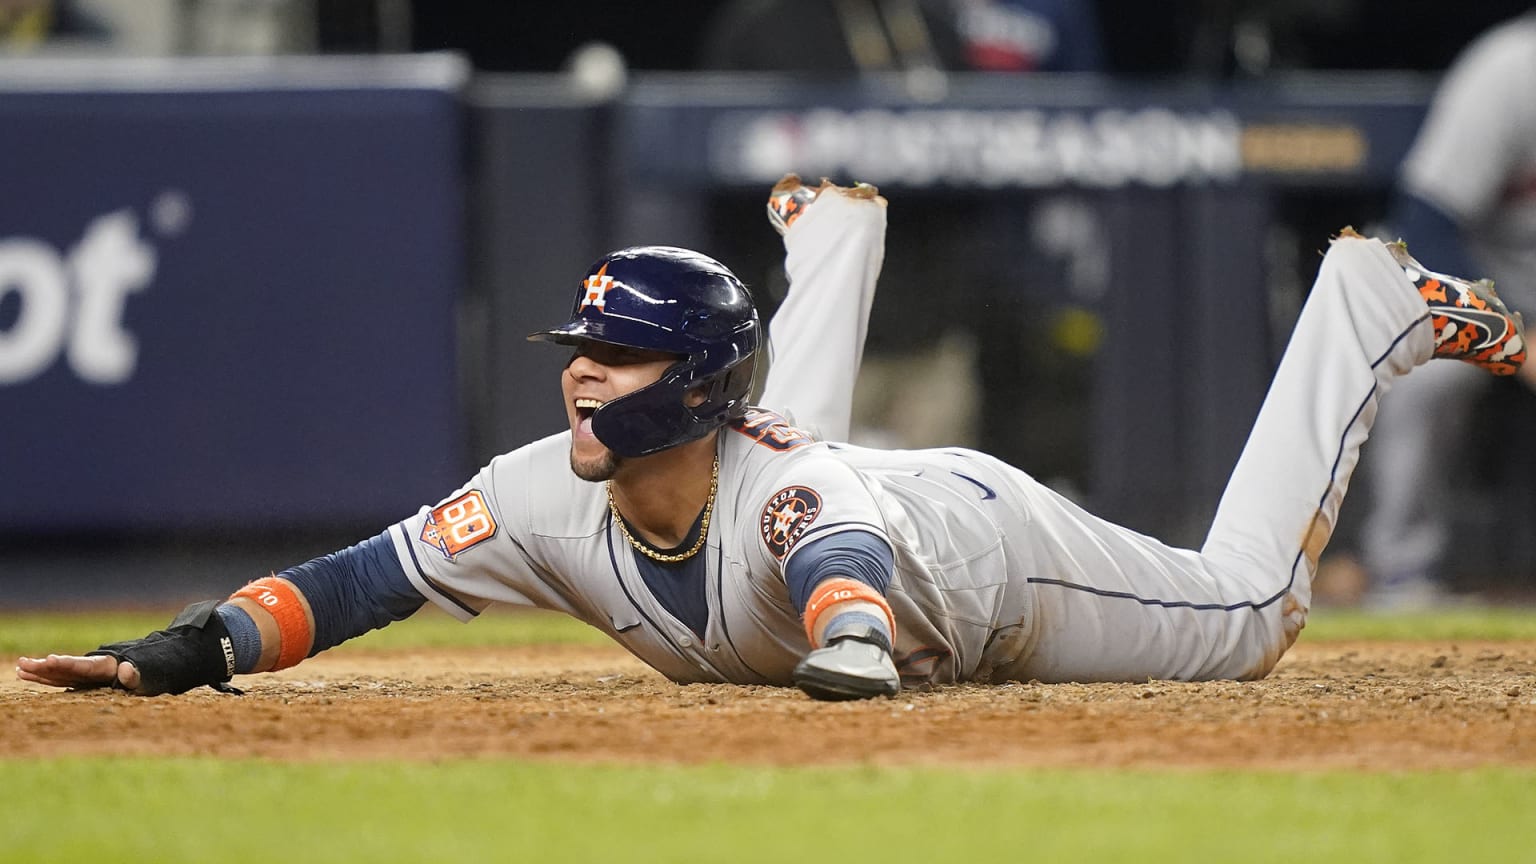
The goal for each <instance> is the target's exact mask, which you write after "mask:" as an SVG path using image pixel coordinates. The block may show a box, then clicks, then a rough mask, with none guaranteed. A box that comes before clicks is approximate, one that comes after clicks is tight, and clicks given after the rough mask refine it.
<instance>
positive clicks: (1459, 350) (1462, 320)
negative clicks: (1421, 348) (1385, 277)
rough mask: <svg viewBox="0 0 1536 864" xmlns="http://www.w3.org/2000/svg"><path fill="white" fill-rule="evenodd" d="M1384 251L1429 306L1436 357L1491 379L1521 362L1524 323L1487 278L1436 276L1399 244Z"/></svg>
mask: <svg viewBox="0 0 1536 864" xmlns="http://www.w3.org/2000/svg"><path fill="white" fill-rule="evenodd" d="M1387 251H1388V252H1390V253H1391V254H1392V258H1393V259H1394V260H1395V261H1397V263H1398V266H1400V267H1402V268H1403V272H1404V273H1406V274H1408V278H1409V279H1411V280H1413V284H1414V286H1415V287H1417V288H1418V289H1419V295H1420V296H1422V297H1423V298H1424V302H1425V303H1426V304H1428V305H1429V314H1430V323H1431V324H1432V325H1433V326H1434V328H1435V356H1436V357H1448V358H1450V359H1453V360H1463V361H1466V362H1467V363H1471V364H1473V365H1474V366H1481V367H1483V368H1484V369H1487V370H1488V371H1489V372H1492V373H1493V374H1495V375H1513V374H1515V372H1517V371H1519V369H1520V364H1521V363H1524V362H1525V322H1524V321H1523V320H1522V319H1521V318H1520V313H1519V312H1511V311H1509V307H1508V306H1505V305H1504V301H1503V300H1500V299H1499V295H1498V294H1497V293H1495V292H1494V290H1493V283H1492V282H1490V281H1489V280H1487V279H1479V280H1477V281H1475V282H1471V281H1468V280H1466V279H1458V278H1456V277H1455V276H1447V275H1445V274H1444V273H1436V272H1434V271H1433V270H1430V269H1429V268H1427V267H1425V266H1424V265H1422V264H1420V263H1419V262H1418V261H1415V260H1414V259H1413V256H1411V255H1409V254H1408V245H1407V244H1406V243H1404V242H1403V241H1401V240H1399V241H1397V242H1395V243H1388V244H1387Z"/></svg>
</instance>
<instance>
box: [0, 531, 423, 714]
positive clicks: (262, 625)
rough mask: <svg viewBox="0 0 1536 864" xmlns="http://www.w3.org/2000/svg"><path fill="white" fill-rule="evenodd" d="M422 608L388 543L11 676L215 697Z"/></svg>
mask: <svg viewBox="0 0 1536 864" xmlns="http://www.w3.org/2000/svg"><path fill="white" fill-rule="evenodd" d="M424 602H425V598H423V597H422V596H421V594H420V593H419V592H417V591H416V589H415V588H414V587H412V586H411V584H410V581H409V580H408V579H407V578H406V576H405V573H404V571H403V570H401V568H400V565H399V561H398V560H397V559H396V558H395V556H394V553H393V551H392V547H391V545H390V543H389V538H388V533H387V532H386V533H385V534H380V535H379V536H378V537H374V538H373V539H371V540H367V541H364V542H362V543H359V544H358V545H356V546H352V547H350V548H348V549H344V550H342V551H340V552H336V553H334V554H331V555H327V556H324V557H323V558H317V559H315V560H314V561H310V562H308V563H306V564H302V565H300V566H298V567H293V568H290V569H288V570H284V571H283V572H282V573H280V574H276V575H273V576H268V577H266V578H264V579H258V580H256V581H255V582H252V583H250V584H249V585H246V586H245V587H243V588H241V589H240V590H239V591H236V592H235V593H234V594H233V595H231V596H230V597H229V598H228V599H226V600H224V601H222V602H220V601H217V600H205V601H203V602H200V603H194V604H192V605H191V606H188V607H187V608H186V609H184V610H182V612H181V614H179V615H177V616H176V618H175V620H173V621H172V622H171V623H170V625H168V626H167V627H166V628H165V629H164V630H156V631H155V632H153V633H151V634H149V635H148V636H145V637H143V638H141V639H130V640H127V641H124V642H113V643H109V644H106V645H103V646H101V647H100V648H97V649H96V650H95V651H92V652H90V653H89V654H87V655H85V656H83V657H80V656H73V655H61V654H50V655H48V656H47V657H41V658H22V659H21V660H20V661H18V663H17V665H16V676H17V677H18V678H20V679H21V680H23V681H31V682H33V683H37V684H45V685H48V686H51V687H72V688H89V687H117V688H119V689H123V690H127V691H129V692H132V693H134V694H136V695H140V696H157V695H160V694H163V693H172V694H174V693H184V692H186V691H188V690H191V689H193V688H195V687H200V686H203V685H210V686H214V687H222V685H224V684H225V683H226V682H228V681H229V680H230V679H231V678H232V677H233V676H234V675H236V674H247V673H256V672H273V671H277V670H279V669H286V668H288V667H290V666H293V665H296V664H298V663H299V662H301V661H302V660H304V659H305V658H307V657H310V656H313V655H314V654H317V653H319V652H321V651H324V650H325V649H327V648H330V647H332V646H335V645H338V644H340V643H342V642H344V641H346V640H347V639H350V638H352V637H354V636H358V635H361V634H363V633H366V632H368V631H369V630H373V629H376V628H379V627H383V626H384V625H386V624H388V623H390V622H391V621H398V620H400V619H402V618H405V617H406V616H408V615H410V614H411V613H413V612H415V611H416V610H417V609H419V608H420V607H421V605H422V604H423V603H424Z"/></svg>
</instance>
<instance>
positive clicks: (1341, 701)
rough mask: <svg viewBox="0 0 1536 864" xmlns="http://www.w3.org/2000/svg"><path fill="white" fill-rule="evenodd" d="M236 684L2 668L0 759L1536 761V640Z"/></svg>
mask: <svg viewBox="0 0 1536 864" xmlns="http://www.w3.org/2000/svg"><path fill="white" fill-rule="evenodd" d="M236 683H237V684H239V685H241V686H242V687H244V688H245V691H246V693H245V695H244V696H240V697H235V696H228V695H223V694H219V693H215V692H213V691H211V690H209V689H207V688H203V689H200V690H198V691H194V692H192V693H188V694H185V695H183V696H174V697H159V698H154V699H143V698H135V697H132V696H128V695H126V694H123V693H118V692H113V691H110V690H94V691H83V692H59V691H51V690H47V689H46V688H42V687H37V686H34V685H30V684H24V683H22V682H19V681H16V680H14V678H8V680H6V681H5V682H3V683H0V728H4V729H5V730H6V734H4V735H0V758H17V757H39V756H61V755H87V754H89V755H145V756H148V755H156V756H171V755H175V756H190V755H197V756H216V757H261V758H268V759H291V760H339V759H420V760H434V759H444V758H454V757H469V756H475V757H487V756H507V757H516V758H531V759H542V760H580V761H588V762H598V761H601V762H619V763H653V762H683V763H696V762H731V763H739V764H827V763H829V762H854V763H869V764H881V765H975V766H988V767H1001V766H1021V767H1027V766H1038V767H1189V768H1219V767H1233V768H1267V769H1282V770H1318V769H1358V770H1382V771H1390V770H1398V769H1404V768H1411V769H1426V768H1469V767H1478V766H1532V765H1536V642H1455V643H1452V642H1443V643H1435V642H1423V643H1420V642H1413V643H1380V642H1371V643H1340V642H1320V643H1317V644H1309V643H1307V642H1306V641H1305V640H1303V641H1302V642H1301V643H1300V644H1298V645H1297V646H1296V647H1295V648H1293V649H1292V650H1291V652H1290V653H1289V654H1288V655H1287V656H1286V657H1285V658H1284V659H1283V660H1282V661H1281V663H1280V665H1279V666H1278V667H1277V668H1276V670H1275V672H1274V673H1273V674H1272V675H1271V676H1270V677H1269V678H1267V679H1265V680H1263V681H1257V682H1246V683H1237V682H1216V683H1204V684H1180V683H1172V682H1161V681H1154V682H1149V683H1139V684H1091V685H1085V684H1057V685H1042V684H1011V685H1003V686H973V685H961V686H949V687H940V688H935V689H933V690H929V691H908V692H904V693H902V694H901V695H900V696H898V697H896V698H894V699H879V700H874V701H868V702H858V703H847V702H845V703H817V702H812V701H810V700H809V699H807V698H806V697H804V696H803V695H801V694H800V693H799V692H798V691H795V690H792V689H784V688H774V687H736V686H729V685H690V686H678V685H675V684H672V683H670V682H668V681H666V680H664V679H663V678H661V677H660V676H659V675H657V674H656V673H654V672H652V671H650V670H649V669H647V668H646V667H645V666H643V665H641V664H640V663H639V662H638V661H636V660H634V659H633V658H631V657H629V655H627V654H625V653H624V652H623V651H621V650H620V649H618V648H609V647H601V646H580V647H576V646H566V647H531V648H529V647H520V648H505V649H462V648H460V649H451V650H447V649H445V650H435V649H434V650H413V651H404V652H402V651H389V652H385V651H347V650H340V651H335V652H332V653H330V654H328V655H322V656H320V657H316V658H314V659H312V660H309V661H307V662H305V663H304V664H302V665H300V666H298V667H295V668H293V669H289V670H287V671H285V672H281V673H278V674H275V675H265V676H253V677H246V678H241V679H237V681H236Z"/></svg>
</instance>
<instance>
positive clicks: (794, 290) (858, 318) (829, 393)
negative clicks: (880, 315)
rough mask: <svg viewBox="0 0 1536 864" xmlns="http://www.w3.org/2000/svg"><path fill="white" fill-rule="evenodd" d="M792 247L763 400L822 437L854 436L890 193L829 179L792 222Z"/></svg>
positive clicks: (788, 246)
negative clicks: (855, 394)
mask: <svg viewBox="0 0 1536 864" xmlns="http://www.w3.org/2000/svg"><path fill="white" fill-rule="evenodd" d="M866 189H867V187H866ZM784 248H785V251H786V256H785V261H784V267H785V270H786V271H787V272H788V274H789V295H788V296H787V297H785V298H784V303H783V304H782V305H780V306H779V309H778V311H777V312H775V313H774V315H773V321H772V323H771V324H770V325H769V330H770V333H771V335H772V345H773V353H772V356H771V359H770V361H769V363H770V365H769V367H768V382H767V384H766V386H765V387H764V389H763V395H762V398H761V400H760V402H761V403H762V406H763V407H764V408H768V409H770V410H773V411H779V412H781V413H784V414H786V415H788V416H789V417H790V419H791V420H792V421H793V422H794V423H795V425H797V426H800V427H803V428H805V429H808V430H810V431H811V432H812V433H814V434H815V435H816V436H817V437H818V438H822V439H824V440H829V441H846V440H848V427H849V424H850V423H851V418H852V412H853V385H854V381H855V379H856V378H857V377H858V374H859V358H860V356H861V355H862V354H863V353H864V335H865V333H866V332H867V331H868V325H869V310H870V305H871V304H872V303H874V299H875V281H876V279H878V278H879V276H880V266H881V264H882V263H883V262H884V260H885V199H884V198H881V197H879V196H878V195H876V194H873V190H869V191H863V192H855V191H852V190H847V189H843V188H841V187H837V186H826V187H823V188H822V190H821V191H820V193H819V194H818V195H817V196H816V199H815V201H813V202H812V203H811V204H810V206H808V207H806V208H805V209H804V211H803V212H801V213H799V214H798V216H797V218H795V219H794V221H793V222H791V223H790V224H789V227H788V229H787V230H786V231H785V233H784Z"/></svg>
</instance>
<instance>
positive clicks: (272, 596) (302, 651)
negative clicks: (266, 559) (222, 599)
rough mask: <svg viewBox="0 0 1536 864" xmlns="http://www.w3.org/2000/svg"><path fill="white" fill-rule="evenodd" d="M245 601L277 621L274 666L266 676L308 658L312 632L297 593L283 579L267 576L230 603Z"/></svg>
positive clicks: (302, 603)
mask: <svg viewBox="0 0 1536 864" xmlns="http://www.w3.org/2000/svg"><path fill="white" fill-rule="evenodd" d="M235 597H247V598H249V599H250V600H251V601H253V602H254V603H256V605H258V606H260V607H261V608H262V609H265V610H266V611H267V612H268V613H269V614H271V616H272V617H273V619H275V620H276V621H277V663H275V664H274V665H273V666H272V668H271V669H269V670H267V671H269V672H275V671H277V670H278V669H287V668H288V667H289V666H294V665H297V664H298V663H299V661H301V660H303V659H304V658H305V657H308V656H309V649H310V646H312V645H313V644H314V638H315V633H314V629H313V628H312V627H311V626H310V624H309V613H308V612H307V611H306V610H305V607H304V600H303V598H301V597H300V596H299V592H298V591H296V590H294V587H293V586H292V585H290V584H288V581H287V580H285V579H279V578H277V577H276V576H268V577H267V578H265V579H257V580H256V581H255V582H252V583H251V584H249V585H247V586H245V587H244V588H241V589H240V590H239V591H236V592H235V593H234V594H233V595H232V596H231V598H230V599H234V598H235Z"/></svg>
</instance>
